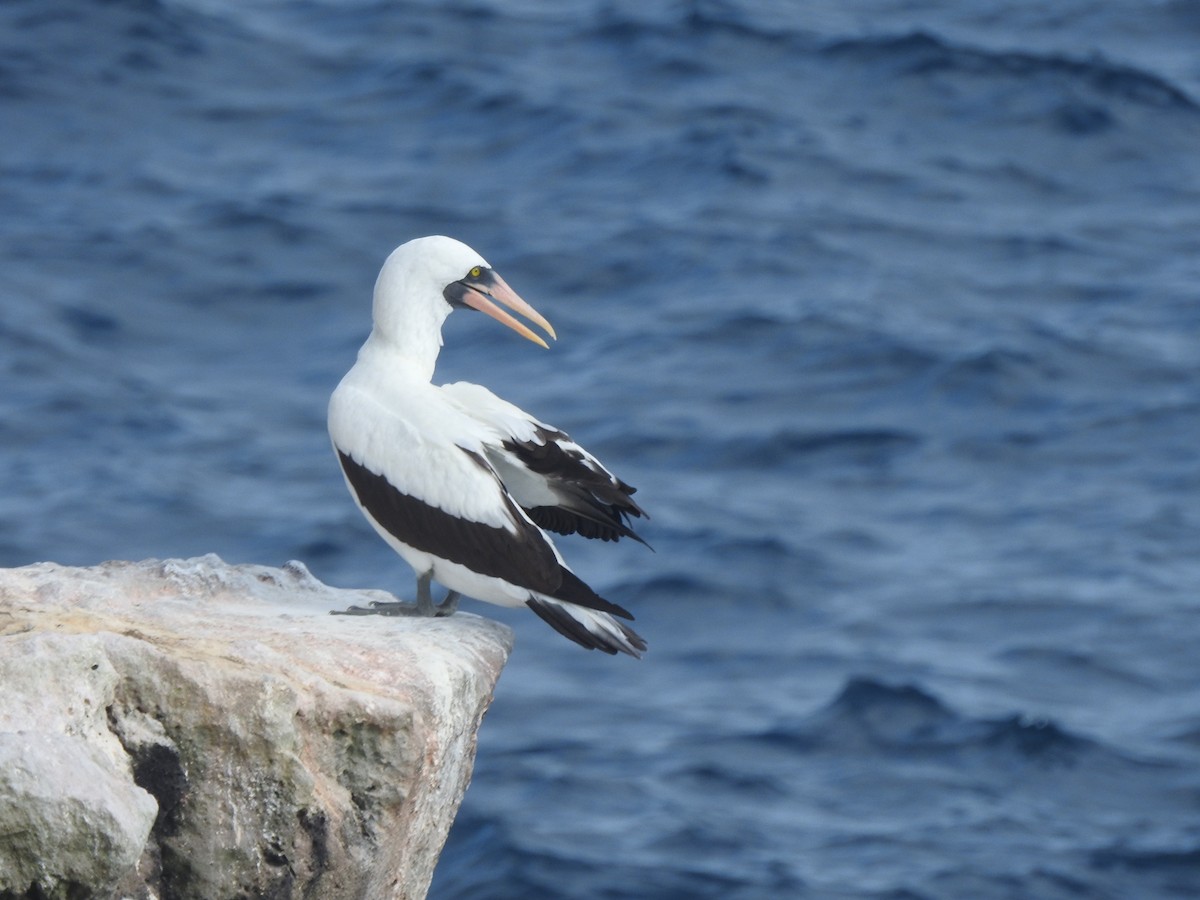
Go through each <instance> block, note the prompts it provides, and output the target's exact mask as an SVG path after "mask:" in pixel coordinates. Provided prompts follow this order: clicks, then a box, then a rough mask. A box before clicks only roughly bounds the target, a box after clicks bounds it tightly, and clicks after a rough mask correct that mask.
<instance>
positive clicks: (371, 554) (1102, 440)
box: [0, 0, 1200, 900]
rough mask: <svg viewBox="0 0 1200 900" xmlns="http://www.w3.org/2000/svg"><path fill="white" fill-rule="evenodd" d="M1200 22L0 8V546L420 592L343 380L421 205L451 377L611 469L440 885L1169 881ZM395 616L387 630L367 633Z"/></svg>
mask: <svg viewBox="0 0 1200 900" xmlns="http://www.w3.org/2000/svg"><path fill="white" fill-rule="evenodd" d="M1198 46H1200V10H1198V8H1197V7H1196V6H1195V5H1194V4H1191V3H1188V2H1185V0H1159V2H1152V0H1144V2H1140V3H1139V2H1129V3H1123V4H1095V3H1090V2H1083V0H1067V2H1062V3H1055V4H1049V5H1047V4H1044V3H1032V2H1028V0H987V2H982V3H973V4H961V3H952V2H940V3H939V2H917V0H863V2H855V3H843V2H830V0H816V2H810V3H804V4H780V3H774V2H767V0H728V2H716V0H714V2H702V0H694V2H675V3H665V4H645V3H636V2H630V0H569V2H562V3H555V4H549V3H539V2H534V0H451V2H437V0H424V2H403V3H397V2H390V0H386V2H385V0H337V2H333V0H300V2H285V0H257V2H254V3H235V2H232V0H118V2H95V0H50V2H46V0H10V2H8V3H5V4H3V5H0V133H2V134H3V136H4V137H3V139H2V140H0V378H2V381H0V387H2V389H0V448H2V452H0V486H2V487H0V565H5V566H15V565H22V564H25V563H29V562H32V561H35V560H43V559H51V560H56V561H58V562H62V563H69V564H94V563H97V562H100V561H102V560H105V559H109V558H129V559H141V558H145V557H168V556H193V555H200V554H203V553H207V552H217V553H219V554H220V555H221V556H222V557H224V558H225V559H227V560H230V561H232V562H255V563H264V564H279V563H282V562H283V561H285V560H287V559H290V558H299V559H302V560H304V561H306V562H307V563H308V565H309V566H310V567H311V568H312V570H313V571H314V573H315V574H317V575H318V576H319V577H320V578H322V579H323V580H325V581H327V582H329V583H332V584H336V585H343V586H356V587H357V586H361V587H367V586H369V587H385V588H389V589H392V590H396V591H400V592H407V591H409V590H410V586H411V575H410V573H409V571H408V570H407V569H406V568H405V566H404V565H403V563H401V562H400V561H399V560H398V559H397V558H395V557H394V556H393V555H392V554H391V552H390V551H389V550H388V549H387V548H386V547H385V546H384V545H383V544H382V543H381V542H379V541H378V539H377V538H376V537H375V536H374V535H373V534H372V533H371V532H370V531H369V529H368V527H367V526H366V524H365V523H364V522H363V521H362V520H361V519H360V518H359V515H358V513H357V511H356V510H355V509H354V508H353V506H352V504H351V503H350V501H349V499H348V497H347V496H346V494H345V488H344V486H343V484H342V481H341V477H340V475H339V473H338V471H337V467H336V464H335V462H334V459H333V456H332V454H331V452H330V450H329V447H328V443H327V438H326V436H325V426H324V410H325V402H326V399H327V397H328V394H329V392H330V391H331V390H332V388H333V387H334V385H335V384H336V383H337V381H338V379H339V378H340V376H341V374H342V373H343V372H344V371H345V370H346V369H347V368H348V367H349V365H350V364H351V363H352V361H353V358H354V353H355V351H356V349H357V347H358V345H359V343H361V341H362V339H363V337H364V335H365V333H366V330H367V329H368V327H369V298H370V290H371V286H372V284H373V281H374V278H375V274H376V272H377V270H378V267H379V265H380V264H381V262H382V260H383V258H384V257H385V256H386V254H387V253H388V252H389V251H390V250H391V249H392V247H394V246H395V245H396V244H398V243H400V242H402V241H403V240H406V239H408V238H410V237H414V236H418V235H421V234H429V233H447V234H452V235H454V236H456V237H459V238H461V239H463V240H465V241H467V242H468V243H470V244H471V245H472V246H474V247H476V248H477V249H478V250H480V251H481V252H482V253H483V254H484V255H485V256H486V257H487V258H488V259H489V260H490V261H491V262H492V264H493V265H495V266H496V268H497V269H498V271H500V272H501V273H503V275H504V277H505V278H506V279H507V280H508V281H509V283H510V284H512V285H513V286H514V287H515V288H516V289H517V290H518V291H519V292H521V293H522V295H524V296H525V297H526V298H527V299H528V300H530V301H531V302H532V303H533V304H534V305H535V306H536V307H538V308H539V309H540V310H541V311H542V312H544V313H545V314H546V315H547V317H548V318H549V319H550V320H551V321H552V322H553V323H554V325H555V327H556V328H557V330H558V333H559V335H560V340H559V342H558V343H557V344H556V345H554V347H553V348H552V349H551V350H550V351H549V352H543V351H540V350H538V349H537V348H535V347H533V346H532V345H530V344H528V343H526V342H521V341H519V340H518V339H515V338H513V337H512V335H511V334H509V333H507V332H505V331H504V330H503V329H499V328H496V327H494V323H490V322H489V321H488V320H485V319H483V317H469V316H467V315H465V314H460V315H458V316H455V317H452V319H451V320H450V323H449V325H448V328H447V335H446V338H447V340H446V350H445V352H444V353H443V356H442V362H441V364H440V367H439V376H440V377H441V378H442V379H443V380H446V381H450V380H457V379H468V380H474V381H480V382H483V383H485V384H487V385H488V386H490V387H491V388H493V389H494V390H496V391H497V393H499V394H500V395H502V396H504V397H506V398H508V399H511V400H513V401H514V402H516V403H518V404H519V405H521V406H522V407H524V408H526V409H528V410H530V411H531V412H533V413H535V414H536V415H538V416H539V417H541V418H543V419H545V420H546V421H549V422H552V423H555V424H556V425H559V426H561V427H563V428H565V429H567V430H569V431H570V432H571V433H572V435H574V436H575V437H576V438H578V439H579V440H580V441H581V442H583V443H584V444H585V445H587V446H588V447H589V448H590V449H592V450H593V451H594V452H596V453H597V454H598V455H599V456H600V457H601V458H602V459H603V460H604V461H605V462H606V463H608V464H609V465H610V466H611V467H612V468H613V469H614V470H615V471H617V473H618V474H620V475H621V477H623V478H624V479H626V480H627V481H629V482H631V483H633V484H635V485H637V486H638V487H639V489H640V491H639V493H638V500H639V501H640V502H641V503H642V505H643V506H644V507H645V508H646V509H647V510H648V511H649V512H650V514H651V516H652V519H651V521H650V523H649V524H648V525H647V526H646V527H645V529H644V533H645V536H646V537H647V539H648V540H649V541H650V543H651V544H652V545H653V546H654V548H655V552H653V553H651V552H648V551H646V550H645V548H642V547H639V546H637V545H629V546H626V545H625V544H622V545H620V546H616V547H614V546H613V545H608V544H606V545H600V546H594V545H591V544H588V543H586V542H582V541H573V540H565V541H564V542H563V543H562V547H563V550H564V553H565V554H566V556H567V558H568V559H569V560H570V562H571V563H572V565H573V567H574V568H575V569H576V570H577V571H578V572H579V573H580V574H581V575H582V576H583V577H584V578H585V579H586V580H588V581H589V582H590V583H591V584H593V585H594V586H595V587H596V588H597V589H598V590H600V592H601V593H602V594H604V595H605V596H608V597H610V598H611V599H613V600H615V601H617V602H619V603H621V604H622V605H624V606H627V607H629V608H630V609H632V610H633V611H634V612H635V613H636V615H637V627H638V629H639V631H640V632H641V633H643V634H644V635H645V636H646V638H647V639H648V641H649V643H650V652H649V654H648V655H647V657H646V658H645V659H644V660H643V661H641V662H635V661H633V660H629V659H624V658H622V659H612V658H609V657H603V656H600V655H598V654H589V653H586V652H584V651H582V650H580V649H579V648H577V647H575V646H573V645H571V644H568V643H567V642H566V641H564V640H563V639H562V638H560V637H559V636H558V635H556V634H555V633H553V632H552V631H550V629H548V628H547V627H546V626H545V625H544V624H543V623H542V622H540V621H538V620H537V619H535V617H533V616H531V615H521V614H520V613H519V612H518V613H508V612H506V611H502V610H496V609H494V608H492V607H486V606H483V605H479V604H475V605H471V604H468V606H469V608H470V609H471V611H473V612H480V613H483V614H485V615H491V616H494V617H497V618H502V619H503V620H504V621H506V622H508V623H510V624H511V625H512V626H513V627H514V628H515V629H516V631H517V634H518V643H517V648H516V651H515V653H514V656H513V658H512V660H511V662H510V663H509V666H508V668H507V669H506V671H505V674H504V676H503V678H502V681H501V683H500V686H499V689H498V691H497V694H496V699H495V703H494V705H493V707H492V709H491V711H490V712H489V714H488V717H487V719H486V721H485V724H484V727H483V730H482V732H481V735H480V741H479V752H478V760H477V765H476V770H475V777H474V781H473V783H472V786H471V788H470V790H469V792H468V794H467V798H466V801H465V803H464V805H463V808H462V811H461V814H460V816H459V819H458V821H457V823H456V825H455V827H454V830H453V832H452V834H451V837H450V840H449V843H448V845H447V847H446V850H445V853H444V854H443V857H442V860H441V863H440V866H439V869H438V872H437V874H436V876H435V880H434V884H433V888H432V891H431V897H434V898H438V900H451V898H478V897H487V898H528V897H563V898H660V897H661V898H702V897H712V898H779V897H813V898H885V897H886V898H965V897H971V898H1029V897H1035V898H1067V897H1070V898H1079V897H1088V898H1092V897H1095V898H1128V897H1138V898H1159V897H1161V898H1174V897H1186V896H1194V895H1200V652H1197V646H1198V645H1200V596H1198V594H1200V504H1198V502H1197V501H1198V500H1200V463H1198V456H1197V449H1196V448H1197V446H1200V302H1198V301H1200V287H1198V286H1200V55H1198V54H1197V52H1196V48H1197V47H1198ZM385 626H386V623H382V622H381V627H385Z"/></svg>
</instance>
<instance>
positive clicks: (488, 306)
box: [462, 272, 558, 350]
mask: <svg viewBox="0 0 1200 900" xmlns="http://www.w3.org/2000/svg"><path fill="white" fill-rule="evenodd" d="M485 290H486V291H487V293H486V294H485V293H482V292H481V291H479V290H477V289H476V288H474V287H468V288H467V290H465V291H464V292H463V294H462V302H463V303H464V304H466V305H467V306H469V307H471V309H477V310H479V311H480V312H481V313H484V314H486V315H489V316H491V317H492V318H493V319H495V320H496V321H497V322H500V323H501V324H503V325H507V326H508V327H509V328H511V329H512V330H513V331H515V332H516V333H517V334H519V335H521V337H523V338H526V339H527V340H531V341H533V342H534V343H535V344H540V345H541V346H543V347H545V348H546V349H547V350H548V349H550V345H549V344H547V343H546V342H545V341H544V340H542V338H541V336H539V335H538V334H536V333H534V332H533V331H532V330H530V329H529V328H528V327H527V326H526V325H525V324H524V323H523V322H520V321H518V320H517V319H516V318H514V317H513V316H510V315H509V314H508V313H507V312H505V311H504V310H502V309H501V308H500V307H499V306H497V305H496V303H497V302H498V303H503V304H504V305H505V306H507V307H508V308H509V309H511V310H512V311H513V312H516V313H520V314H521V315H522V316H524V317H525V318H526V319H528V320H529V321H530V322H533V324H535V325H537V326H539V327H540V328H541V329H542V330H543V331H545V332H546V334H548V335H550V337H551V338H553V339H554V340H558V335H556V334H555V333H554V329H553V328H552V327H550V323H549V322H547V321H546V319H545V318H544V317H543V316H542V314H541V313H539V312H538V311H537V310H536V309H534V308H533V307H532V306H530V305H529V304H528V303H526V302H525V301H524V300H522V299H521V297H520V296H519V295H518V294H517V292H516V291H514V290H513V289H512V288H510V287H509V286H508V283H507V282H505V280H504V279H503V278H501V277H500V276H499V275H497V274H496V273H495V272H489V274H488V278H487V283H486V286H485ZM493 301H495V302H493Z"/></svg>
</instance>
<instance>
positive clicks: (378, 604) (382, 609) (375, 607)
mask: <svg viewBox="0 0 1200 900" xmlns="http://www.w3.org/2000/svg"><path fill="white" fill-rule="evenodd" d="M432 580H433V573H432V572H427V573H426V574H424V575H422V576H420V577H419V578H418V579H417V601H416V602H415V603H405V602H403V601H400V600H397V601H387V600H372V601H371V603H370V605H369V606H351V607H350V608H348V609H334V610H330V612H329V614H330V615H332V616H450V615H453V614H454V611H455V610H456V609H458V596H459V595H458V591H450V593H448V594H446V599H444V600H443V601H442V602H441V603H436V604H435V603H434V602H433V595H432V594H431V593H430V590H429V584H430V582H431V581H432Z"/></svg>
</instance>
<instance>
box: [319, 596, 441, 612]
mask: <svg viewBox="0 0 1200 900" xmlns="http://www.w3.org/2000/svg"><path fill="white" fill-rule="evenodd" d="M329 614H330V615H331V616H428V615H430V613H429V612H427V611H426V610H425V609H423V608H422V607H421V605H420V604H419V603H405V602H404V601H402V600H396V601H387V600H372V601H371V603H370V605H369V606H351V607H348V608H347V609H331V610H330V611H329Z"/></svg>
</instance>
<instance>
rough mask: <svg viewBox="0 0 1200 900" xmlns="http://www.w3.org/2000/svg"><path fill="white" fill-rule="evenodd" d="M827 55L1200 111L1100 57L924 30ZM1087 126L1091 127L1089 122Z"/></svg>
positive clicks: (1179, 94) (1168, 88) (1154, 78)
mask: <svg viewBox="0 0 1200 900" xmlns="http://www.w3.org/2000/svg"><path fill="white" fill-rule="evenodd" d="M823 53H824V54H825V55H826V56H828V57H830V58H836V59H847V58H849V59H854V60H858V61H861V62H883V63H886V64H889V65H891V66H893V67H894V68H895V70H896V71H897V72H898V73H899V74H905V75H927V74H931V73H937V72H962V73H966V74H971V75H982V76H989V77H995V76H1003V77H1009V78H1019V79H1028V78H1031V77H1036V76H1039V75H1053V76H1057V77H1062V78H1065V79H1067V80H1068V81H1071V82H1075V83H1077V84H1080V85H1083V86H1086V87H1089V88H1091V89H1092V90H1094V91H1096V92H1097V93H1099V94H1103V95H1107V96H1110V97H1114V98H1119V99H1121V100H1126V101H1129V102H1132V103H1137V104H1142V105H1145V106H1152V107H1158V108H1166V109H1177V110H1187V111H1189V112H1197V111H1200V104H1197V102H1196V101H1195V100H1194V99H1193V98H1192V97H1191V95H1190V94H1189V93H1188V92H1187V91H1186V90H1184V89H1183V88H1182V87H1180V86H1178V85H1176V84H1174V83H1172V82H1171V81H1170V80H1169V79H1167V78H1166V77H1164V76H1162V75H1158V74H1155V73H1153V72H1148V71H1145V70H1143V69H1139V68H1135V67H1133V66H1130V65H1125V64H1122V63H1116V62H1112V61H1110V60H1107V59H1105V58H1103V57H1102V56H1100V55H1095V56H1093V57H1091V58H1088V59H1075V58H1072V57H1069V56H1063V55H1061V54H1057V53H1033V52H1029V51H1024V50H1007V51H1005V50H988V49H984V48H981V47H972V46H967V45H964V44H955V43H951V42H950V41H948V40H946V39H945V38H942V37H939V36H937V35H936V34H933V33H931V32H928V31H920V30H918V31H912V32H908V33H906V34H901V35H884V36H878V37H863V38H846V39H840V40H835V41H832V42H830V43H829V44H827V45H826V46H825V48H824V50H823ZM1080 114H1081V115H1084V113H1080ZM1092 115H1095V113H1094V112H1088V113H1086V116H1092ZM1082 124H1084V125H1088V124H1089V123H1087V122H1086V121H1085V122H1083V123H1082Z"/></svg>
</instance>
